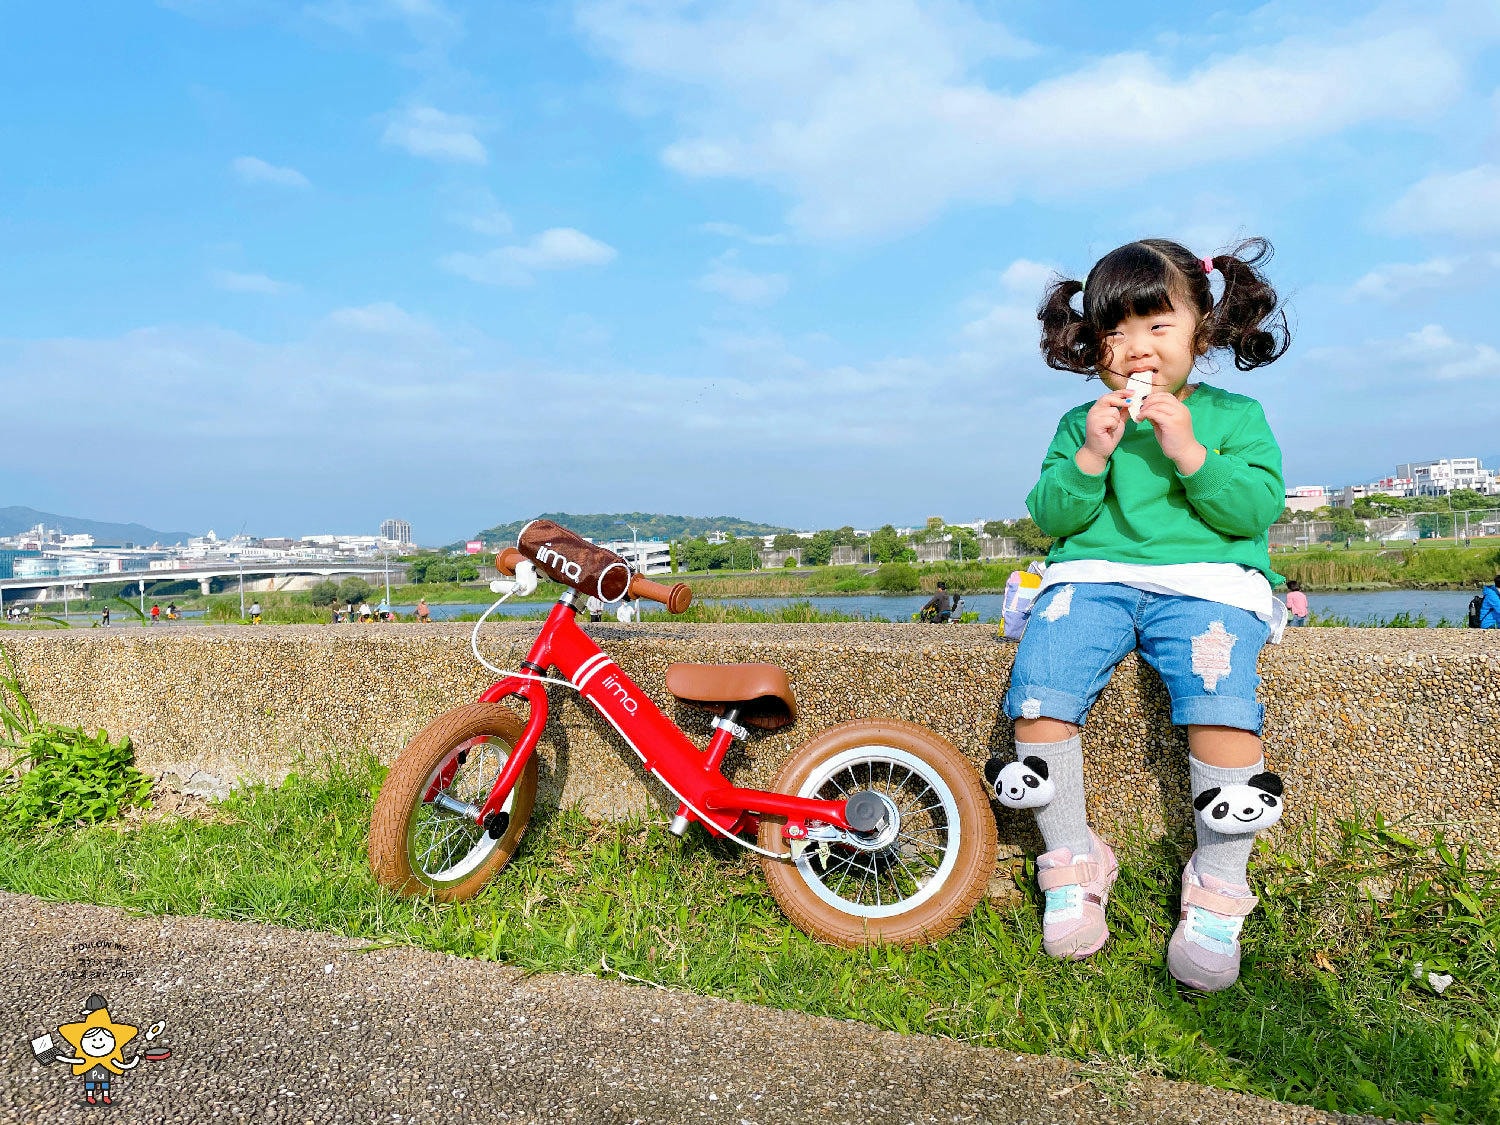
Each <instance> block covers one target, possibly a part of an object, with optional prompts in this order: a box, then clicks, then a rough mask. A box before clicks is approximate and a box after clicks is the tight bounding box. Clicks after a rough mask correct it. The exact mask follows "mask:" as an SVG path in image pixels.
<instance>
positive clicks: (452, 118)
mask: <svg viewBox="0 0 1500 1125" xmlns="http://www.w3.org/2000/svg"><path fill="white" fill-rule="evenodd" d="M476 129H477V123H476V122H475V121H474V119H473V118H471V117H462V116H460V115H458V114H452V113H444V112H443V111H442V110H440V109H434V108H433V107H432V106H425V105H418V106H408V107H407V108H405V109H403V110H400V111H399V112H397V113H394V114H392V115H391V117H390V120H389V121H388V122H387V123H386V127H385V132H384V133H383V134H381V138H380V139H381V141H382V142H383V143H385V144H388V145H392V146H394V147H396V148H400V149H405V150H406V151H407V152H409V153H411V154H412V155H413V156H421V157H425V158H427V159H429V160H451V161H456V162H458V163H461V164H484V163H486V162H487V161H488V160H489V154H488V153H487V152H486V151H485V147H484V144H483V142H481V141H480V139H479V137H478V136H477V135H476Z"/></svg>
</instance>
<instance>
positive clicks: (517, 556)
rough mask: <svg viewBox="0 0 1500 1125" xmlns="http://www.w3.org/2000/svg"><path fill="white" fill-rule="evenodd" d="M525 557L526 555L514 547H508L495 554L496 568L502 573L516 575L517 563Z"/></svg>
mask: <svg viewBox="0 0 1500 1125" xmlns="http://www.w3.org/2000/svg"><path fill="white" fill-rule="evenodd" d="M525 558H526V556H525V555H523V554H521V552H520V551H518V550H516V549H515V548H514V547H507V548H505V550H503V551H501V552H500V553H499V554H498V555H496V556H495V569H496V570H498V571H499V572H500V573H501V574H509V575H512V576H514V575H515V573H516V564H517V563H519V562H521V561H523V560H524V559H525Z"/></svg>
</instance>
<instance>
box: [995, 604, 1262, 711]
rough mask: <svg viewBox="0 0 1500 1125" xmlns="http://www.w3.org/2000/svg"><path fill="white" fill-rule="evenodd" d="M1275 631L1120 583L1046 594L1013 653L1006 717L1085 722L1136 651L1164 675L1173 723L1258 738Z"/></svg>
mask: <svg viewBox="0 0 1500 1125" xmlns="http://www.w3.org/2000/svg"><path fill="white" fill-rule="evenodd" d="M1269 636H1270V627H1269V626H1268V625H1267V624H1266V623H1265V622H1264V621H1262V620H1261V619H1260V618H1258V617H1256V616H1255V614H1253V613H1251V612H1250V611H1249V610H1244V609H1238V608H1236V607H1234V606H1229V605H1224V604H1223V603H1221V602H1209V601H1204V600H1203V599H1201V598H1190V597H1185V596H1182V595H1176V594H1155V593H1149V592H1147V591H1145V590H1137V589H1135V587H1133V586H1123V585H1120V584H1119V583H1115V582H1072V583H1067V584H1063V585H1057V586H1050V587H1048V588H1047V589H1046V590H1043V591H1042V593H1041V595H1040V596H1039V597H1038V598H1037V600H1036V604H1035V605H1033V606H1032V609H1031V618H1030V620H1029V621H1028V622H1027V624H1026V632H1025V634H1024V635H1023V636H1022V637H1021V646H1020V648H1019V649H1018V650H1017V651H1016V660H1015V666H1014V667H1013V668H1012V669H1011V674H1010V690H1009V691H1007V692H1006V693H1005V713H1006V714H1007V715H1009V716H1010V717H1011V718H1012V719H1023V718H1024V719H1041V718H1047V719H1059V720H1061V721H1063V722H1067V723H1077V724H1079V725H1082V724H1083V721H1084V719H1085V718H1086V717H1087V716H1088V713H1089V709H1090V708H1092V707H1093V706H1094V700H1096V699H1098V698H1099V693H1100V692H1101V691H1103V690H1104V685H1105V684H1107V683H1108V682H1109V677H1110V673H1111V672H1113V671H1114V669H1115V665H1117V664H1119V663H1120V661H1121V660H1123V659H1124V658H1125V654H1126V653H1128V652H1130V651H1131V650H1132V649H1138V650H1139V651H1140V654H1141V659H1143V660H1144V661H1145V662H1146V663H1147V664H1149V665H1151V667H1152V668H1154V669H1156V672H1157V674H1158V675H1159V676H1161V678H1162V681H1163V682H1164V683H1165V684H1166V685H1167V692H1168V693H1169V694H1170V695H1171V697H1172V722H1173V723H1174V724H1176V725H1177V726H1190V725H1192V726H1222V727H1235V728H1237V729H1239V730H1248V731H1253V732H1254V733H1255V734H1259V733H1260V729H1261V723H1262V721H1263V719H1264V717H1265V707H1263V706H1262V705H1261V703H1260V700H1258V699H1257V698H1256V689H1257V688H1258V687H1259V686H1260V675H1259V674H1258V673H1257V672H1256V670H1255V665H1256V660H1257V659H1258V658H1259V656H1260V650H1261V648H1262V646H1264V645H1265V643H1266V640H1267V638H1268V637H1269Z"/></svg>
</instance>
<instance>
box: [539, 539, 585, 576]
mask: <svg viewBox="0 0 1500 1125" xmlns="http://www.w3.org/2000/svg"><path fill="white" fill-rule="evenodd" d="M536 561H537V562H539V563H541V564H542V565H543V566H553V567H556V568H557V569H558V571H559V572H560V573H561V574H563V575H565V576H566V577H567V578H568V579H569V581H572V582H582V581H583V567H581V566H579V565H578V564H577V563H576V562H574V561H573V560H572V559H570V558H568V556H567V555H565V554H563V553H562V552H561V551H559V550H558V549H557V548H556V547H554V546H553V545H552V544H551V543H544V544H542V546H541V547H539V548H538V549H537V553H536Z"/></svg>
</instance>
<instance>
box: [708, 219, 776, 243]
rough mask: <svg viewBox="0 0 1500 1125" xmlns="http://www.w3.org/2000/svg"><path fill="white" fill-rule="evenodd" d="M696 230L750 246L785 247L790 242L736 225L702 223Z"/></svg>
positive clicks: (774, 235)
mask: <svg viewBox="0 0 1500 1125" xmlns="http://www.w3.org/2000/svg"><path fill="white" fill-rule="evenodd" d="M698 229H699V230H701V231H703V233H704V234H717V235H719V236H721V237H723V238H732V239H735V240H736V241H739V242H745V243H748V244H749V245H751V246H785V245H786V244H787V243H788V242H790V241H791V239H790V238H789V237H787V236H786V235H784V234H752V233H750V232H749V231H747V230H746V229H745V228H744V227H742V226H740V225H739V224H738V223H703V224H702V225H700V226H699V227H698Z"/></svg>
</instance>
